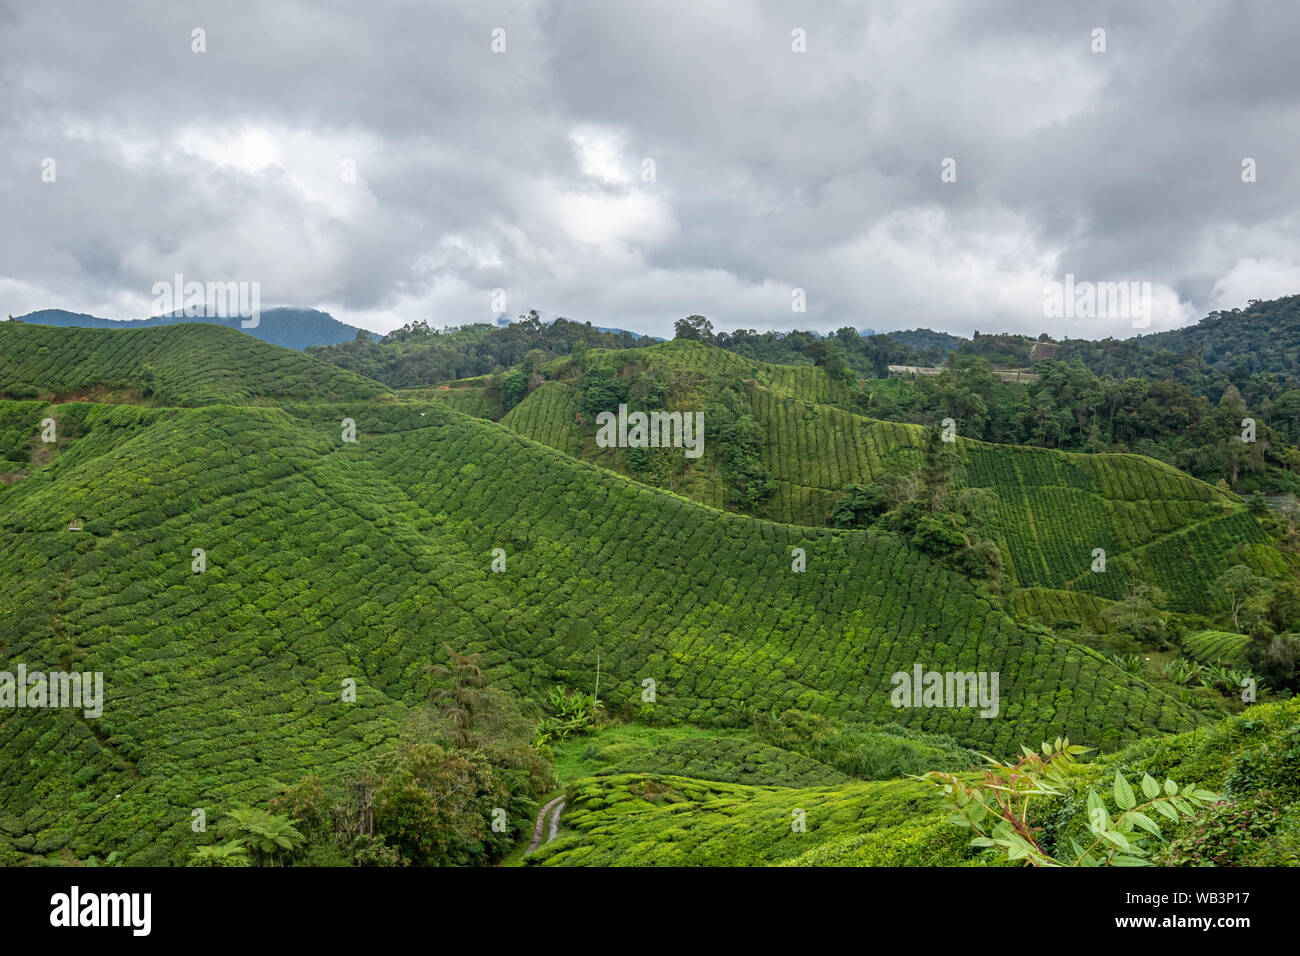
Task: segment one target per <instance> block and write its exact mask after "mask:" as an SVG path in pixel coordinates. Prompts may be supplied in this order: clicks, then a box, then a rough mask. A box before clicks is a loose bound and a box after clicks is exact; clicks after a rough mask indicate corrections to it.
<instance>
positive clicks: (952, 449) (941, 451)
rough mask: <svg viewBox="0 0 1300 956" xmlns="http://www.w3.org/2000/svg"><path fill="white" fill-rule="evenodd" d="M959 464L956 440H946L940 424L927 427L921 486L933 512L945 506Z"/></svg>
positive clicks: (922, 452)
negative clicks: (944, 501)
mask: <svg viewBox="0 0 1300 956" xmlns="http://www.w3.org/2000/svg"><path fill="white" fill-rule="evenodd" d="M957 464H958V462H957V451H956V442H946V441H944V440H943V429H942V428H940V427H939V426H938V425H935V426H934V427H932V428H927V429H926V431H925V438H924V439H923V442H922V445H921V488H922V494H923V495H924V496H925V502H926V505H927V506H928V507H929V509H930V511H931V512H937V511H939V510H940V509H941V508H942V507H943V499H944V495H945V494H947V492H948V486H949V485H950V484H951V483H952V480H953V478H954V477H955V476H956V474H957Z"/></svg>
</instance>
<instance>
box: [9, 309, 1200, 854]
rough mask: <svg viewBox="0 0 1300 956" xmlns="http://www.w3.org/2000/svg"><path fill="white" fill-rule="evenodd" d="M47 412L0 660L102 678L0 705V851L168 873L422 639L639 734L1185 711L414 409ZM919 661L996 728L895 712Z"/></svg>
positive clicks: (403, 667)
mask: <svg viewBox="0 0 1300 956" xmlns="http://www.w3.org/2000/svg"><path fill="white" fill-rule="evenodd" d="M170 331H171V330H164V331H163V332H149V333H140V334H149V335H166V334H168V332H170ZM106 334H110V335H119V336H120V335H132V334H135V333H106ZM9 404H10V403H0V420H4V417H5V414H6V412H5V406H7V405H9ZM24 414H25V413H24ZM60 414H63V415H66V416H75V417H76V418H77V419H78V421H79V428H78V429H77V434H76V435H75V436H74V437H71V438H69V439H67V440H66V441H65V442H64V444H63V446H62V448H61V450H60V452H59V454H58V455H57V456H56V457H54V458H53V459H52V461H50V462H49V463H48V464H45V465H42V466H39V467H36V468H35V469H34V470H33V471H32V473H31V474H30V475H29V476H28V477H25V478H23V479H21V480H19V481H16V482H15V483H12V484H9V485H7V486H4V487H3V488H0V584H2V585H3V587H4V589H5V593H6V596H7V597H6V601H5V602H4V604H3V607H0V650H2V652H3V656H4V658H5V660H7V661H13V662H23V663H25V665H26V666H27V667H28V668H29V669H30V670H53V669H56V667H57V668H68V667H75V668H77V669H79V670H86V671H101V672H103V674H104V680H105V684H106V689H105V694H106V698H107V700H106V704H105V711H104V715H103V717H102V718H100V719H88V718H85V717H83V716H82V715H81V713H80V712H72V711H69V710H28V709H24V710H12V711H6V712H4V713H3V716H2V717H0V722H2V729H3V735H2V736H0V747H2V748H3V763H4V765H5V766H6V767H8V768H9V770H8V779H7V780H6V786H5V788H4V789H3V792H2V793H0V832H2V833H4V834H7V835H8V838H9V839H11V840H12V841H13V843H14V845H15V846H16V847H18V848H19V849H21V850H23V851H25V852H35V853H55V852H59V851H66V852H70V853H73V854H75V855H76V856H77V857H79V858H83V859H84V858H85V857H86V856H87V855H89V854H90V853H91V852H101V853H102V852H104V851H105V849H106V848H117V849H122V850H123V851H124V852H125V853H126V854H127V856H128V859H129V860H131V861H132V862H137V863H143V862H165V861H167V860H171V859H181V858H183V857H184V855H185V853H186V852H188V850H187V848H188V847H189V846H191V845H192V844H191V841H192V835H191V834H190V831H189V823H190V820H191V816H190V812H191V809H192V808H194V807H198V806H212V805H215V804H216V803H222V804H229V803H230V802H231V801H234V800H248V801H250V802H251V801H253V800H255V799H257V798H258V797H265V796H266V795H267V794H268V793H271V792H273V791H274V790H275V789H276V787H277V782H278V783H281V784H282V783H284V782H287V781H290V780H293V779H296V778H297V777H299V776H300V775H301V774H303V773H307V772H312V771H323V770H327V769H330V768H334V769H337V768H339V767H340V766H341V765H344V764H348V763H349V762H355V761H356V760H358V759H360V758H361V756H362V755H364V754H365V753H367V752H368V751H370V750H372V749H373V748H374V747H375V746H376V745H377V744H379V743H381V742H383V741H386V740H391V739H392V738H393V737H394V736H395V735H396V733H397V731H398V728H399V727H400V725H401V723H402V721H403V720H404V719H405V717H406V716H407V715H408V714H409V713H410V712H411V710H412V708H414V707H415V706H417V705H418V704H420V703H421V702H422V701H423V700H424V697H425V695H426V694H427V691H428V688H429V681H430V678H429V677H428V675H427V674H426V672H425V668H426V665H427V664H429V663H430V662H431V661H432V660H434V659H435V657H436V655H437V654H438V653H439V648H441V646H442V645H443V644H444V643H450V644H452V645H453V646H454V647H455V648H457V649H458V650H461V651H476V652H481V653H482V654H483V663H484V670H485V673H486V674H487V676H488V677H489V678H490V680H491V681H492V683H493V684H494V685H495V686H497V687H499V688H502V689H505V690H508V691H512V692H514V693H515V694H517V695H518V696H520V697H523V698H532V699H534V700H535V699H537V698H539V697H541V696H542V695H543V694H544V693H545V692H546V691H547V690H548V689H549V688H551V687H553V686H555V685H557V684H565V685H568V686H576V687H582V686H586V685H587V684H588V683H589V682H590V680H591V678H592V675H593V670H594V657H595V653H596V651H597V650H600V652H601V666H602V671H601V692H602V700H604V701H605V702H606V704H607V706H608V707H609V708H610V710H611V712H614V713H626V714H628V715H630V716H636V715H640V716H641V717H643V718H647V719H648V718H649V717H651V716H654V715H657V716H654V719H657V720H660V719H666V720H694V721H697V722H701V723H710V722H715V723H716V722H725V721H728V720H731V719H733V718H734V715H735V714H736V713H738V712H739V711H740V710H741V709H742V708H744V707H746V706H748V707H758V708H761V709H766V708H769V707H772V706H798V707H801V708H805V709H809V710H813V711H823V712H826V713H831V714H839V715H851V716H853V717H855V718H861V719H866V720H877V721H880V722H884V721H897V722H899V723H903V724H906V725H908V726H910V727H915V728H919V729H924V730H927V731H934V732H942V733H946V734H949V735H951V736H952V737H954V738H955V739H957V740H960V741H962V742H965V743H969V744H972V745H978V746H980V747H984V748H991V749H994V750H998V751H1007V750H1010V749H1013V748H1015V747H1016V746H1018V745H1019V744H1021V743H1023V742H1026V741H1034V740H1037V739H1039V738H1041V737H1042V736H1046V735H1050V734H1057V733H1069V734H1070V735H1071V736H1073V737H1076V738H1078V739H1086V740H1089V741H1093V742H1095V743H1097V744H1098V745H1100V746H1102V747H1107V748H1113V747H1115V746H1118V745H1120V744H1122V743H1123V742H1125V741H1128V740H1132V739H1135V738H1136V737H1137V736H1139V735H1142V734H1149V733H1157V732H1170V731H1177V730H1180V729H1185V728H1189V727H1191V726H1193V725H1194V724H1195V723H1197V722H1198V720H1199V719H1200V718H1198V717H1197V716H1196V715H1194V714H1193V713H1192V712H1191V711H1189V710H1188V709H1187V708H1186V707H1185V706H1184V705H1182V704H1180V703H1178V702H1177V701H1176V700H1174V699H1173V698H1170V697H1168V696H1166V695H1164V694H1163V693H1161V692H1159V691H1156V690H1154V689H1153V688H1152V687H1151V686H1150V685H1148V684H1146V683H1144V682H1143V681H1141V680H1140V679H1137V678H1135V677H1131V676H1129V675H1126V674H1124V673H1122V672H1121V671H1120V670H1119V669H1118V668H1116V667H1115V666H1114V665H1112V664H1111V663H1110V662H1109V661H1108V660H1106V659H1104V658H1102V657H1101V656H1100V655H1098V654H1096V653H1094V652H1092V651H1090V650H1088V649H1085V648H1082V647H1079V646H1076V645H1073V644H1071V643H1069V642H1066V641H1062V640H1057V639H1053V638H1052V637H1050V636H1048V635H1047V634H1046V633H1039V632H1034V631H1030V630H1026V629H1024V628H1021V627H1018V626H1017V625H1016V624H1015V623H1013V622H1012V621H1011V619H1009V618H1008V617H1006V616H1005V615H1004V614H1002V613H1000V612H998V611H996V610H994V609H993V608H991V607H990V606H989V605H988V603H987V602H985V601H983V600H981V599H980V598H979V597H977V596H976V595H975V594H974V593H973V591H972V590H971V588H970V587H969V585H968V584H967V583H966V582H965V581H964V579H962V578H960V577H959V576H957V575H955V574H953V573H951V572H949V571H947V570H945V569H944V568H943V567H941V566H940V565H937V564H934V563H932V562H930V561H929V560H927V559H926V558H924V557H923V556H921V555H919V554H918V553H917V552H915V551H913V550H911V549H909V548H907V547H905V546H903V545H900V544H898V543H896V542H894V541H892V540H890V539H889V538H887V537H883V536H879V535H875V534H871V533H864V532H854V533H843V532H832V531H829V530H818V529H807V528H800V527H795V526H791V525H785V524H778V523H772V522H767V521H762V520H758V519H754V518H750V517H746V516H739V515H731V514H725V513H722V512H718V511H716V510H712V509H709V508H707V507H705V506H702V505H699V504H697V503H694V502H691V501H688V500H686V499H683V498H680V497H677V496H675V495H672V494H669V493H666V492H663V491H657V490H654V489H650V488H647V487H644V486H641V485H639V484H637V483H635V482H631V481H629V480H627V479H626V478H623V477H620V476H617V475H614V474H610V473H608V472H604V471H601V470H599V469H596V468H593V467H591V466H590V465H584V464H581V463H578V462H575V461H574V460H573V459H570V458H568V457H566V456H564V455H562V454H560V453H558V452H556V451H554V450H551V449H549V448H546V447H544V446H542V445H539V444H536V443H534V442H531V441H529V440H526V439H524V438H521V437H519V436H516V435H514V434H513V433H511V432H510V431H509V430H507V429H505V428H502V427H500V426H499V425H494V424H491V423H488V422H484V421H481V420H477V419H472V418H469V417H466V416H463V415H461V414H460V413H458V412H455V411H454V410H451V409H448V408H445V407H443V406H441V405H440V404H438V403H435V402H429V403H425V404H411V405H406V406H402V405H394V404H390V403H382V404H381V403H370V404H366V403H363V402H360V401H355V402H349V403H348V404H347V405H346V406H327V405H293V406H286V407H284V408H249V407H236V406H232V405H213V406H209V407H204V408H197V409H139V408H133V407H122V406H118V407H111V406H96V405H85V404H81V405H68V406H61V411H60ZM344 417H351V418H353V419H355V421H356V423H357V436H358V441H357V442H356V443H355V444H352V443H344V442H342V441H341V440H340V435H341V432H340V422H341V420H342V419H343V418H344ZM73 518H80V519H82V520H84V523H85V524H84V527H85V530H84V531H82V532H73V531H69V530H68V527H69V523H70V521H71V520H72V519H73ZM794 547H801V548H805V549H806V551H807V562H808V564H807V567H808V570H807V571H806V572H805V573H801V574H799V573H793V572H792V571H791V569H790V568H791V549H792V548H794ZM196 548H202V549H204V552H205V560H206V570H205V571H204V572H203V573H194V571H193V570H192V561H193V560H194V557H193V555H194V549H196ZM495 548H501V549H504V551H505V554H506V557H507V571H506V572H505V573H500V574H496V573H492V572H491V571H490V564H491V561H492V559H493V549H495ZM915 664H921V665H922V666H923V667H925V668H926V669H934V670H939V671H944V670H963V671H969V670H977V671H996V672H998V673H999V674H1000V696H1001V707H1000V712H999V714H998V716H997V717H996V718H995V719H983V718H981V717H979V716H977V715H976V714H975V712H974V710H972V709H965V708H957V709H954V708H942V707H940V708H917V709H902V710H899V709H895V708H894V707H892V706H891V704H890V701H889V693H890V690H891V681H890V677H891V675H892V674H893V673H894V672H895V671H900V670H909V671H910V670H911V668H912V667H913V666H914V665H915ZM348 679H352V680H355V681H356V683H357V697H356V702H355V703H345V702H343V700H342V697H341V690H342V688H343V686H344V684H343V682H344V681H345V680H348ZM648 680H651V681H654V687H655V690H656V696H655V698H654V699H655V702H654V703H653V704H647V703H645V702H644V701H645V700H646V698H645V696H644V695H645V693H646V689H647V688H648V687H649V686H650V685H648V684H647V683H646V682H647V681H648Z"/></svg>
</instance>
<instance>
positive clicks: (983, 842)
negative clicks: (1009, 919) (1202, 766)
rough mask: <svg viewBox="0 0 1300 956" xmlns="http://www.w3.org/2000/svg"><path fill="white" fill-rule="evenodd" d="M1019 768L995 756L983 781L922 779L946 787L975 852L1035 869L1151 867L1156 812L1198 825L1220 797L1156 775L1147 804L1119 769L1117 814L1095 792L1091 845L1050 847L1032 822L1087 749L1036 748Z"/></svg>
mask: <svg viewBox="0 0 1300 956" xmlns="http://www.w3.org/2000/svg"><path fill="white" fill-rule="evenodd" d="M1022 752H1023V756H1021V757H1020V758H1019V759H1017V760H1016V761H1014V762H1012V763H1004V762H1002V761H999V760H996V759H993V758H988V767H987V768H986V769H985V770H984V773H983V777H982V779H980V780H978V781H976V782H973V783H972V782H968V781H966V780H964V779H963V778H962V777H960V776H959V775H957V774H951V773H942V772H938V771H931V772H930V773H927V774H925V776H924V777H923V778H922V779H925V780H929V781H931V782H933V783H934V784H935V785H936V786H937V787H939V788H940V789H942V791H943V793H944V796H945V799H946V800H947V802H948V803H949V805H950V807H951V809H952V810H953V815H952V817H951V818H950V819H951V820H952V822H953V823H955V824H957V825H958V826H961V827H965V828H968V829H970V830H971V831H973V832H974V833H975V834H976V836H975V837H974V838H973V839H972V840H971V846H973V847H979V848H982V849H996V851H998V852H1000V853H1002V854H1005V856H1006V859H1007V860H1009V861H1012V862H1014V861H1023V862H1024V864H1025V865H1027V866H1150V865H1152V860H1151V856H1152V854H1153V852H1154V851H1155V850H1156V849H1157V847H1159V845H1160V844H1161V843H1163V842H1164V837H1163V835H1162V833H1161V827H1160V824H1159V823H1158V822H1157V821H1156V820H1155V819H1154V818H1153V816H1152V814H1156V815H1159V816H1163V817H1166V818H1167V819H1169V820H1172V821H1174V822H1175V823H1177V822H1178V821H1179V820H1180V819H1188V820H1194V819H1196V818H1197V817H1198V816H1200V815H1201V814H1202V812H1203V809H1204V808H1205V806H1206V805H1208V804H1209V803H1210V802H1212V801H1215V800H1218V799H1219V796H1218V795H1217V794H1215V793H1212V792H1210V791H1209V790H1204V789H1199V788H1197V787H1192V786H1184V787H1182V789H1181V790H1180V789H1179V786H1178V784H1177V783H1175V782H1174V781H1173V780H1171V779H1168V778H1166V780H1165V782H1164V784H1163V786H1162V785H1161V784H1160V783H1159V782H1157V781H1156V780H1155V779H1154V778H1153V777H1152V776H1151V775H1150V774H1144V775H1143V776H1142V778H1141V780H1140V781H1139V787H1140V792H1141V794H1142V796H1143V797H1144V798H1145V799H1144V800H1142V801H1139V799H1138V797H1137V792H1138V791H1135V789H1134V787H1133V785H1131V784H1130V783H1129V781H1128V780H1127V779H1126V778H1125V776H1124V775H1123V774H1122V773H1120V772H1119V771H1116V773H1115V777H1114V780H1113V782H1112V784H1111V786H1110V788H1109V790H1110V794H1109V795H1110V797H1111V800H1112V801H1113V805H1114V807H1115V811H1118V813H1117V814H1116V815H1113V813H1114V811H1112V810H1111V809H1110V808H1109V807H1108V806H1107V802H1108V801H1107V800H1106V799H1104V798H1103V797H1102V796H1101V795H1100V794H1099V793H1098V792H1097V791H1096V790H1095V789H1089V790H1088V791H1087V797H1086V800H1085V806H1086V810H1087V829H1088V835H1089V836H1090V837H1091V841H1090V842H1086V843H1080V842H1079V841H1077V840H1073V839H1071V840H1070V841H1069V847H1068V849H1067V848H1065V847H1062V846H1057V847H1056V849H1055V851H1049V849H1048V848H1045V846H1044V844H1043V842H1042V839H1041V829H1040V828H1038V827H1035V826H1034V825H1033V823H1032V821H1031V819H1030V817H1031V810H1033V809H1035V808H1037V807H1041V806H1042V805H1043V804H1044V803H1045V802H1047V801H1048V800H1049V799H1050V798H1054V797H1061V796H1063V795H1064V794H1065V793H1066V792H1067V791H1068V790H1069V789H1070V787H1071V782H1070V775H1071V771H1072V769H1073V768H1074V766H1075V757H1077V756H1078V755H1080V754H1082V753H1086V752H1087V748H1085V747H1080V746H1078V745H1071V744H1070V741H1069V740H1068V739H1066V738H1059V737H1058V738H1057V739H1056V740H1055V741H1054V742H1053V743H1050V744H1049V743H1044V744H1043V745H1042V753H1041V754H1037V753H1035V752H1034V751H1032V750H1030V749H1029V748H1028V747H1024V748H1022Z"/></svg>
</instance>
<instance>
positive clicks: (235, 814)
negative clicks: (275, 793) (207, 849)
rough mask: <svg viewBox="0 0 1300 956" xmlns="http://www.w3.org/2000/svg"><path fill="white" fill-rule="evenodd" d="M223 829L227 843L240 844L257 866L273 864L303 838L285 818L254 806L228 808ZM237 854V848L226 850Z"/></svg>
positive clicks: (290, 853) (295, 848)
mask: <svg viewBox="0 0 1300 956" xmlns="http://www.w3.org/2000/svg"><path fill="white" fill-rule="evenodd" d="M224 829H225V831H226V832H227V833H229V834H230V838H231V839H230V842H231V843H233V844H235V845H237V846H240V847H242V848H243V849H244V850H245V852H246V853H247V854H248V855H249V857H251V859H252V860H253V862H254V863H255V864H258V865H265V866H274V865H277V864H279V863H281V862H283V860H284V859H285V858H286V857H288V856H292V855H293V852H294V851H295V850H297V849H298V848H299V847H300V846H302V844H303V842H304V840H305V839H306V837H304V836H303V835H302V834H301V833H300V832H298V830H297V829H296V828H295V827H294V825H293V824H292V823H291V822H290V821H289V818H288V817H282V816H277V815H276V814H274V813H270V812H269V811H267V810H262V809H259V808H256V807H239V808H236V809H234V810H231V811H230V816H229V817H227V818H226V821H225V825H224ZM225 852H227V853H228V854H230V855H236V856H237V855H239V854H238V852H237V851H235V850H230V851H225Z"/></svg>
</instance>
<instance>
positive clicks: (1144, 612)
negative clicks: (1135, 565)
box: [1101, 584, 1165, 646]
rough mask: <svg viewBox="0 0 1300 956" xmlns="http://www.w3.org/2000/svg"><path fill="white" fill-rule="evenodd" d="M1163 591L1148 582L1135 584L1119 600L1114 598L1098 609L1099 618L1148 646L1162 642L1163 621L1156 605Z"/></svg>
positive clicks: (1160, 605)
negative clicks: (1109, 603) (1101, 608)
mask: <svg viewBox="0 0 1300 956" xmlns="http://www.w3.org/2000/svg"><path fill="white" fill-rule="evenodd" d="M1164 604H1165V595H1164V592H1163V591H1161V590H1160V589H1159V588H1158V587H1155V586H1154V585H1151V584H1139V585H1136V586H1135V587H1134V588H1133V590H1131V591H1130V592H1129V593H1128V596H1127V597H1125V598H1124V599H1123V600H1122V601H1116V602H1115V603H1114V604H1112V605H1110V606H1109V607H1107V608H1106V609H1105V610H1103V611H1102V612H1101V616H1102V619H1103V620H1105V621H1106V623H1107V624H1109V625H1110V626H1111V627H1113V628H1114V629H1115V630H1117V631H1122V632H1123V633H1125V634H1128V635H1131V636H1132V637H1133V638H1135V639H1136V640H1137V641H1139V642H1140V643H1142V644H1146V645H1148V646H1163V645H1164V639H1165V621H1164V618H1163V617H1162V616H1161V614H1160V608H1162V607H1163V606H1164Z"/></svg>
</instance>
